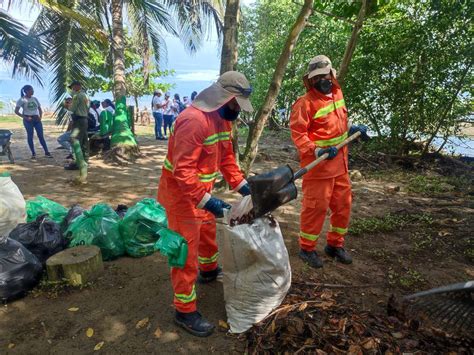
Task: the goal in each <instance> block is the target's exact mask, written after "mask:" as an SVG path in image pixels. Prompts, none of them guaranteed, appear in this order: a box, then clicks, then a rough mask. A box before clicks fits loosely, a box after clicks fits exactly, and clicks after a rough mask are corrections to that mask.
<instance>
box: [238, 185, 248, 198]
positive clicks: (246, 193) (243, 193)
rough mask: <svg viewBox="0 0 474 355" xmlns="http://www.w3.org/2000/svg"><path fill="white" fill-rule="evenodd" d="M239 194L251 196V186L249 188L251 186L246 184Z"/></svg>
mask: <svg viewBox="0 0 474 355" xmlns="http://www.w3.org/2000/svg"><path fill="white" fill-rule="evenodd" d="M238 193H239V194H241V195H242V196H247V195H250V186H249V184H245V185H244V186H242V187H241V188H240V190H239V191H238Z"/></svg>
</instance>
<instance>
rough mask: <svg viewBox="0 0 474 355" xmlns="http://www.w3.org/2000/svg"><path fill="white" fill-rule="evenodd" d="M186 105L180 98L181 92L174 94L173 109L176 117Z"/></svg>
mask: <svg viewBox="0 0 474 355" xmlns="http://www.w3.org/2000/svg"><path fill="white" fill-rule="evenodd" d="M185 108H186V106H185V105H184V103H183V102H181V99H180V98H179V94H174V100H173V110H174V117H175V118H176V117H177V116H178V115H179V114H180V113H181V112H183V111H184V110H185Z"/></svg>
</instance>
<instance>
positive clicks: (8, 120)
mask: <svg viewBox="0 0 474 355" xmlns="http://www.w3.org/2000/svg"><path fill="white" fill-rule="evenodd" d="M19 122H21V118H20V117H18V116H0V124H2V123H19Z"/></svg>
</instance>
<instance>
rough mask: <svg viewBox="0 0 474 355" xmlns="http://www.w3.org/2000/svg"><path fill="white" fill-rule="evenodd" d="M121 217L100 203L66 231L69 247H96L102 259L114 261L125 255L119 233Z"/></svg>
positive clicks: (77, 218)
mask: <svg viewBox="0 0 474 355" xmlns="http://www.w3.org/2000/svg"><path fill="white" fill-rule="evenodd" d="M119 220H120V219H119V216H118V215H117V213H115V211H114V210H113V209H112V208H111V207H110V206H108V205H106V204H104V203H98V204H97V205H95V206H93V207H92V208H91V209H90V211H84V212H83V214H82V215H80V216H78V217H76V218H75V219H74V220H73V221H72V223H71V224H70V225H69V227H68V229H67V230H66V238H68V239H69V247H75V246H78V245H96V246H98V247H99V248H100V250H101V252H102V259H104V260H113V259H116V258H118V257H119V256H121V255H123V254H124V253H125V249H124V246H123V241H122V238H121V237H120V231H119Z"/></svg>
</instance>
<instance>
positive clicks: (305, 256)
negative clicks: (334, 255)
mask: <svg viewBox="0 0 474 355" xmlns="http://www.w3.org/2000/svg"><path fill="white" fill-rule="evenodd" d="M298 256H299V257H300V259H301V260H303V261H304V262H305V263H307V264H308V265H309V266H311V267H314V268H315V269H319V268H321V267H323V261H322V260H321V258H320V257H319V256H318V254H317V253H316V252H315V251H314V250H313V251H306V250H303V249H301V250H300V252H299V254H298Z"/></svg>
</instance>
